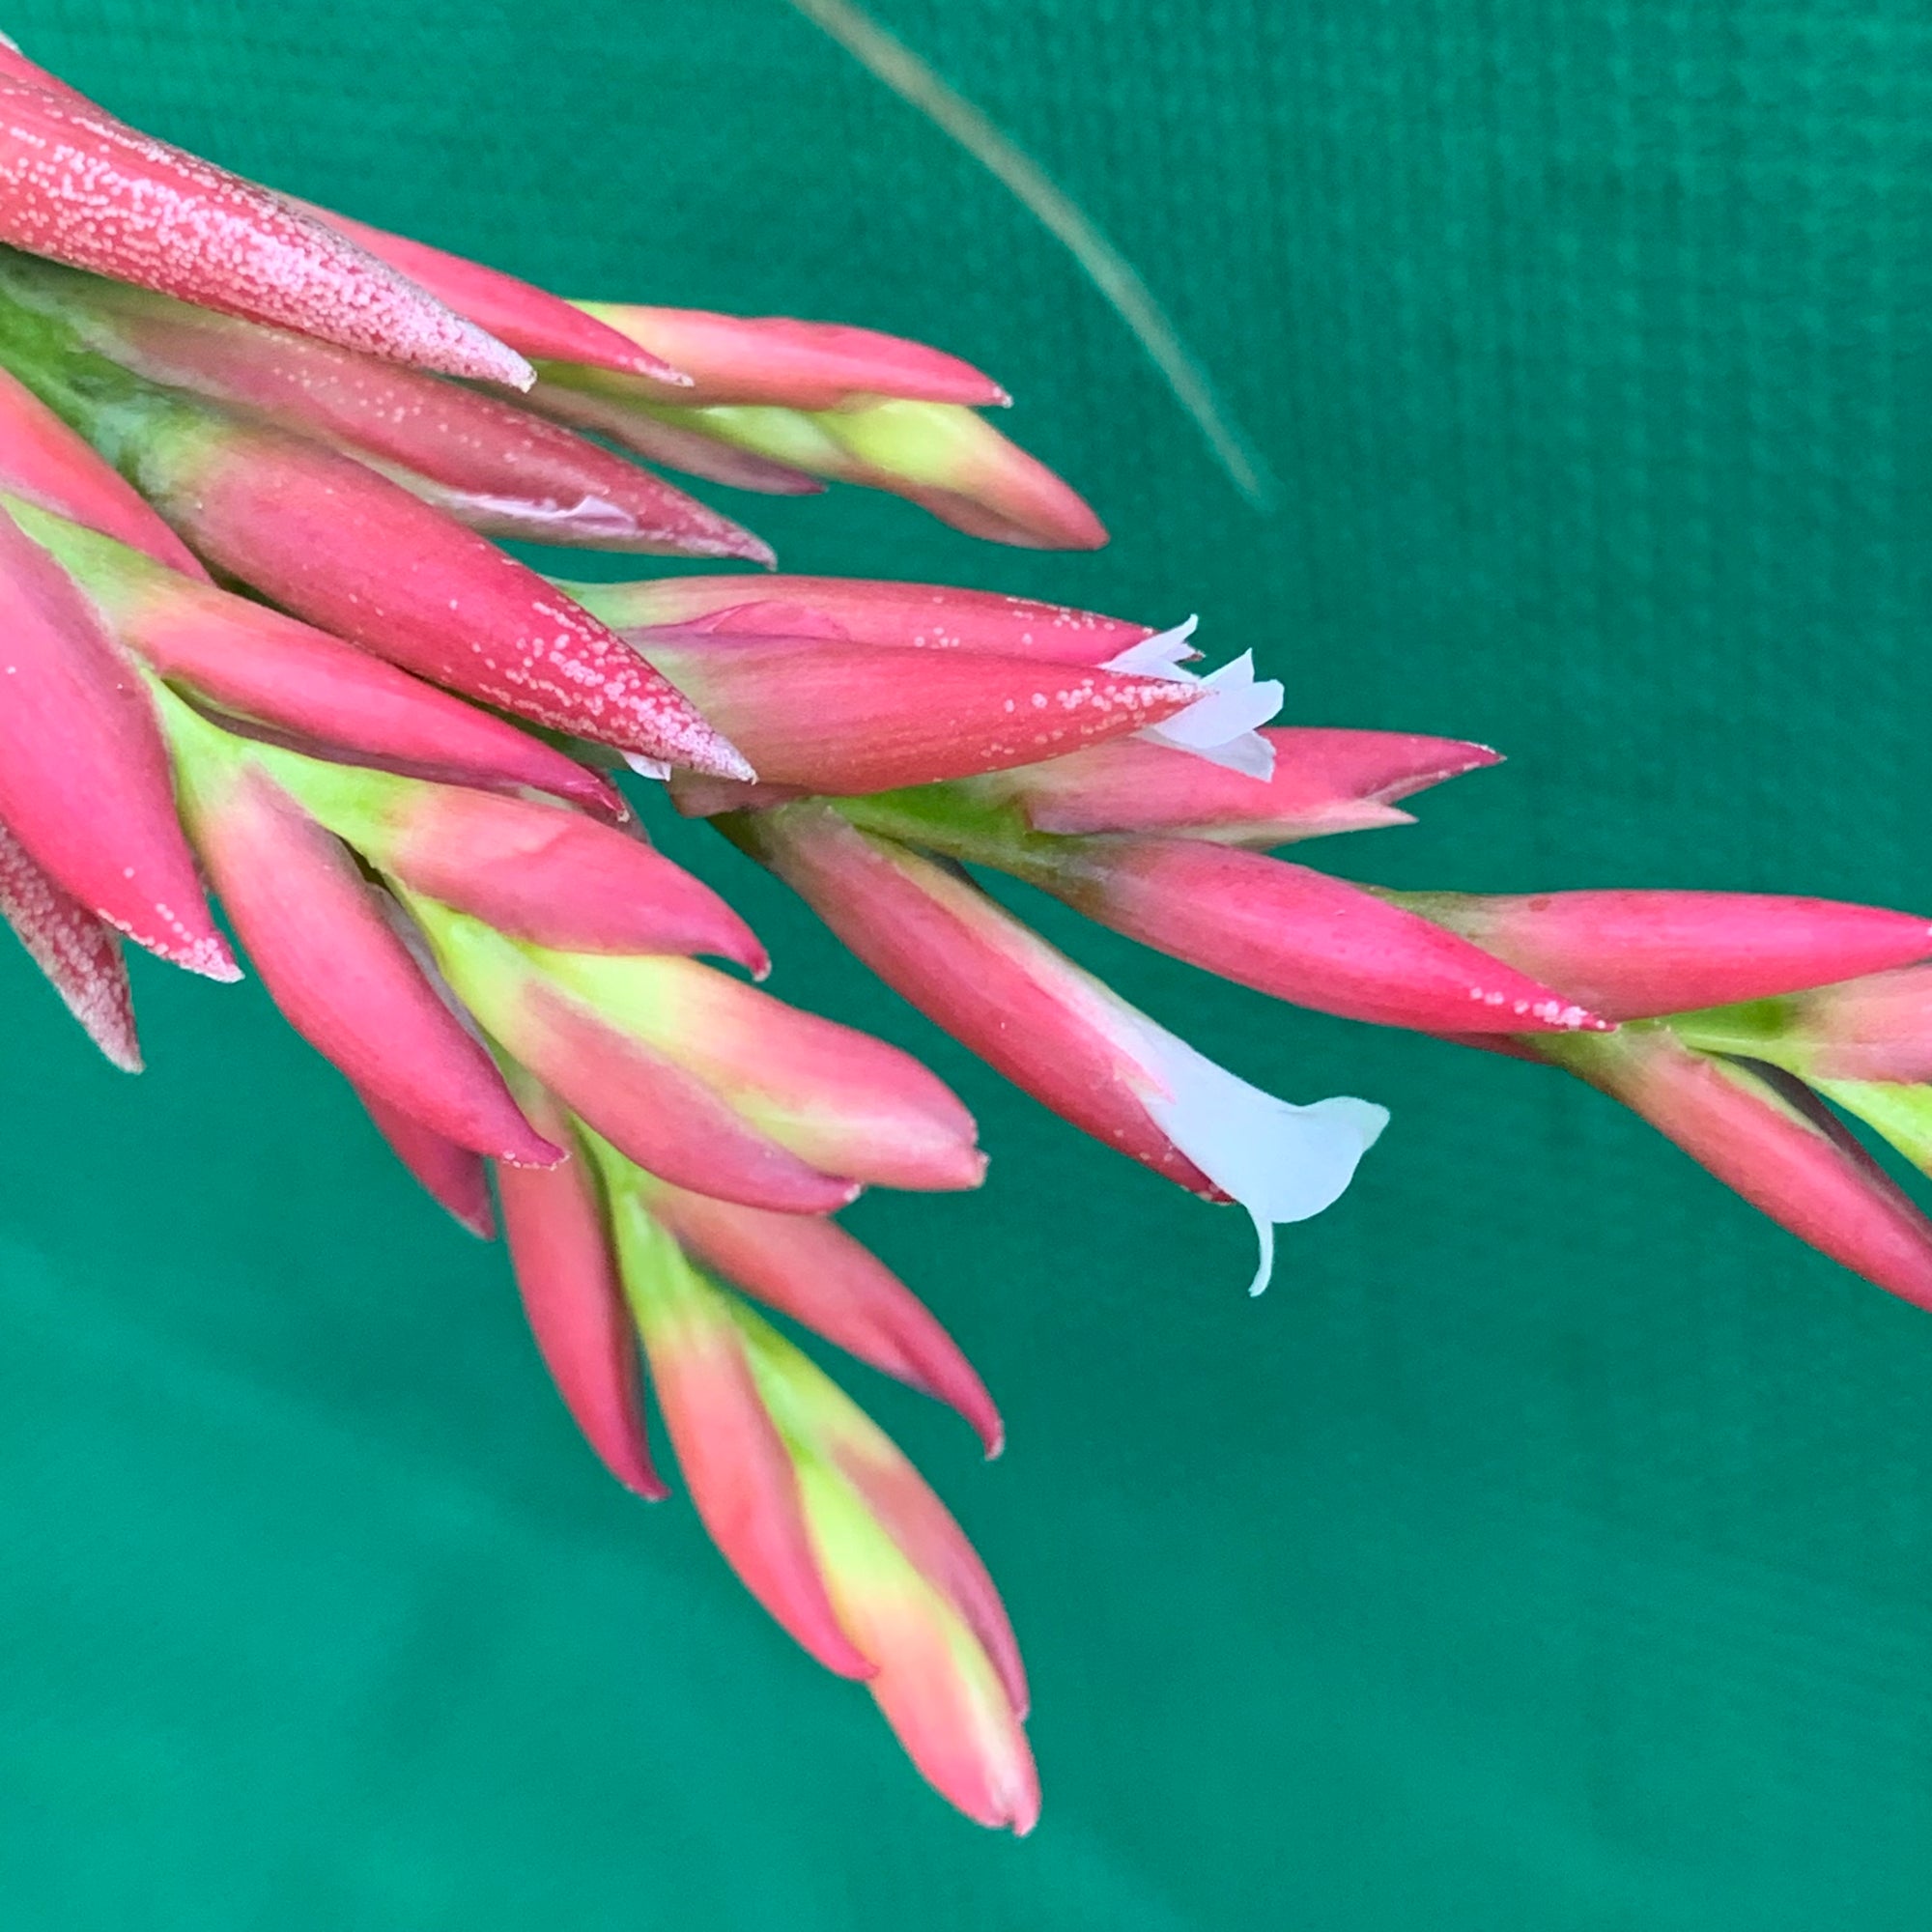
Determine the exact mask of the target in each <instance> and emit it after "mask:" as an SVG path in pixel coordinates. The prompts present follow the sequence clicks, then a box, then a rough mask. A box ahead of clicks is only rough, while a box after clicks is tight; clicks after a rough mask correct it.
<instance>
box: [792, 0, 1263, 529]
mask: <svg viewBox="0 0 1932 1932" xmlns="http://www.w3.org/2000/svg"><path fill="white" fill-rule="evenodd" d="M790 4H791V5H792V6H794V7H796V8H797V9H798V11H799V12H800V13H801V14H804V15H805V16H806V18H807V19H809V20H810V21H811V22H813V24H814V25H816V26H818V27H820V28H822V29H823V30H824V31H825V32H826V33H827V34H829V35H830V36H831V37H832V39H833V40H835V41H837V42H838V44H839V45H840V46H842V47H843V48H844V49H845V51H846V52H847V53H849V54H850V55H851V56H852V57H853V59H854V60H856V61H858V62H859V64H860V65H861V66H862V67H864V68H865V69H867V71H868V72H870V73H871V74H873V75H874V76H875V77H876V78H877V79H879V80H881V81H883V82H884V83H885V84H886V86H888V87H890V88H891V89H892V90H893V92H894V93H895V94H896V95H897V96H898V97H899V99H901V100H904V101H905V102H907V104H908V105H910V106H912V107H915V108H917V109H918V110H919V112H920V113H922V114H923V115H924V116H925V118H926V119H927V120H928V121H930V122H932V123H933V124H934V125H935V126H936V127H938V128H940V129H941V130H942V131H943V132H944V133H946V134H948V135H950V136H951V137H952V139H953V140H954V141H956V142H957V143H958V144H959V145H960V147H962V148H964V149H965V150H966V152H967V153H968V154H969V155H971V156H973V158H974V159H975V160H977V161H978V162H979V163H980V166H982V167H983V168H985V169H986V171H987V172H988V173H989V174H991V175H993V176H995V177H996V178H997V179H998V180H999V181H1001V182H1003V183H1005V185H1007V186H1008V187H1009V189H1010V190H1011V191H1012V193H1013V194H1014V195H1015V196H1016V197H1017V198H1018V199H1019V200H1020V201H1021V202H1022V203H1024V204H1025V206H1026V207H1027V208H1028V209H1029V210H1031V211H1032V213H1034V214H1035V215H1036V216H1037V218H1038V220H1039V221H1040V223H1041V224H1042V226H1044V227H1045V228H1046V229H1047V231H1048V232H1049V233H1050V234H1051V235H1053V236H1054V237H1055V239H1056V240H1058V241H1060V242H1061V243H1062V245H1063V246H1064V247H1065V249H1066V250H1067V252H1068V253H1069V254H1070V255H1071V256H1072V257H1073V259H1074V260H1075V261H1076V262H1078V263H1079V264H1080V266H1081V268H1082V269H1084V270H1086V271H1087V274H1088V277H1089V279H1090V280H1092V282H1093V283H1094V287H1095V288H1097V289H1098V290H1099V291H1100V293H1101V294H1102V295H1103V296H1105V297H1106V298H1107V299H1108V301H1110V302H1111V303H1112V304H1113V305H1114V308H1115V309H1116V311H1117V312H1118V313H1119V315H1120V317H1121V319H1122V321H1123V322H1124V323H1125V324H1126V325H1127V327H1129V328H1130V329H1132V330H1133V332H1134V334H1135V335H1136V336H1137V337H1138V338H1139V340H1140V343H1141V346H1142V347H1143V348H1144V349H1145V350H1146V351H1147V353H1148V355H1150V356H1151V358H1152V359H1153V363H1154V366H1155V367H1156V368H1157V369H1159V371H1160V373H1161V374H1162V375H1163V376H1164V377H1165V378H1166V379H1167V384H1168V386H1169V387H1170V388H1171V389H1172V390H1173V391H1174V393H1175V395H1176V397H1177V398H1178V399H1179V403H1180V406H1181V408H1182V409H1184V410H1185V411H1186V412H1187V413H1188V414H1189V415H1191V416H1192V417H1193V418H1194V420H1195V422H1196V423H1197V424H1198V425H1199V426H1200V430H1201V433H1202V435H1203V436H1204V437H1206V438H1207V440H1208V447H1209V448H1210V449H1211V450H1212V451H1213V452H1214V455H1215V457H1216V458H1217V459H1218V460H1219V462H1220V464H1221V466H1222V468H1223V469H1226V470H1227V472H1228V474H1229V476H1230V477H1231V478H1232V479H1233V480H1234V484H1235V487H1236V489H1237V490H1239V491H1240V493H1241V495H1242V496H1243V497H1246V498H1247V500H1248V501H1249V502H1250V503H1251V504H1253V505H1254V507H1255V508H1256V509H1266V508H1267V507H1268V506H1269V504H1270V502H1271V500H1272V498H1273V494H1274V492H1273V487H1272V484H1271V483H1270V481H1269V480H1268V478H1267V477H1266V475H1265V474H1264V470H1263V469H1262V466H1261V462H1260V459H1259V458H1258V457H1257V456H1256V455H1255V453H1254V452H1253V450H1252V449H1251V447H1250V445H1249V443H1248V440H1247V438H1246V437H1245V436H1243V435H1242V433H1241V431H1240V430H1239V428H1238V427H1237V426H1236V423H1235V422H1234V420H1233V419H1232V417H1230V416H1229V415H1228V413H1227V412H1226V411H1225V410H1224V409H1223V408H1222V406H1221V403H1220V401H1219V399H1218V398H1217V397H1216V395H1215V393H1214V385H1213V384H1212V383H1211V382H1210V381H1209V380H1208V372H1207V370H1206V369H1204V368H1203V367H1202V365H1201V363H1200V362H1199V361H1198V360H1197V359H1196V357H1195V356H1194V355H1193V353H1192V351H1190V350H1189V349H1188V347H1187V345H1186V344H1185V343H1184V342H1182V341H1181V339H1180V336H1179V331H1178V330H1177V329H1176V328H1175V326H1174V324H1173V323H1172V322H1171V321H1169V319H1168V317H1167V314H1166V312H1165V311H1164V310H1163V309H1162V307H1161V305H1160V303H1159V302H1158V301H1157V300H1156V299H1155V298H1154V295H1153V292H1152V291H1151V289H1150V288H1149V287H1148V285H1147V283H1146V282H1145V281H1143V280H1142V279H1141V275H1140V272H1139V270H1136V269H1135V267H1134V266H1133V264H1132V263H1131V262H1129V261H1128V260H1127V258H1126V257H1125V256H1124V255H1122V253H1121V251H1120V250H1119V249H1118V248H1116V247H1115V246H1114V244H1113V243H1112V242H1111V241H1108V240H1107V238H1106V237H1105V236H1104V235H1102V234H1101V233H1100V231H1099V229H1098V228H1096V227H1095V226H1094V222H1093V220H1092V219H1091V218H1090V217H1089V216H1088V215H1087V214H1085V213H1083V212H1082V211H1081V209H1080V208H1079V207H1078V205H1077V204H1076V203H1075V202H1073V201H1072V200H1071V199H1070V198H1069V197H1068V196H1067V195H1066V193H1065V191H1064V190H1063V189H1061V188H1060V187H1058V186H1056V185H1055V184H1054V183H1053V182H1052V181H1051V180H1050V179H1049V178H1048V176H1047V175H1046V173H1045V171H1044V170H1043V169H1042V168H1041V167H1040V166H1039V164H1038V162H1037V161H1035V160H1034V159H1033V158H1032V157H1031V156H1028V155H1026V154H1025V153H1023V152H1022V151H1021V150H1020V149H1019V148H1018V147H1016V146H1015V145H1014V144H1013V142H1012V141H1011V140H1010V139H1009V137H1008V136H1007V135H1006V134H1004V133H1002V132H1001V131H1000V129H999V128H997V127H995V126H994V125H993V123H992V122H991V121H990V120H988V119H987V117H986V116H985V114H983V113H982V112H981V111H980V109H979V108H978V107H976V106H974V104H973V103H972V102H971V101H970V100H968V99H966V98H965V97H964V96H963V95H961V94H959V93H957V92H956V91H955V90H954V89H953V88H952V87H950V86H948V84H947V83H946V82H945V81H943V80H942V79H940V77H939V75H938V74H936V73H935V72H934V71H932V69H931V68H930V67H928V66H927V65H926V63H925V62H924V61H923V60H922V59H921V58H920V57H919V55H917V54H916V53H914V52H913V51H912V49H911V48H910V47H908V46H906V45H905V43H903V42H901V41H899V40H897V39H895V37H894V36H893V35H892V34H890V33H888V32H887V31H886V30H885V28H883V27H881V26H880V25H879V24H878V23H877V22H876V21H875V20H873V19H872V18H871V16H870V15H869V14H867V13H866V12H865V11H864V10H863V9H861V8H859V7H857V6H855V5H854V4H853V0H790Z"/></svg>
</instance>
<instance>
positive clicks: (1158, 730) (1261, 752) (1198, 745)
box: [1100, 617, 1284, 779]
mask: <svg viewBox="0 0 1932 1932" xmlns="http://www.w3.org/2000/svg"><path fill="white" fill-rule="evenodd" d="M1199 622H1200V619H1199V618H1197V617H1190V618H1188V620H1187V621H1186V622H1185V623H1184V624H1177V625H1176V626H1175V627H1174V628H1173V630H1171V631H1162V632H1159V633H1158V634H1157V635H1155V636H1154V637H1151V638H1143V639H1141V640H1140V642H1139V643H1137V644H1129V645H1128V646H1127V648H1126V649H1125V650H1123V651H1122V652H1120V653H1119V654H1118V655H1117V656H1115V657H1111V658H1109V659H1108V660H1107V662H1106V663H1105V664H1104V665H1102V666H1101V667H1100V668H1101V669H1102V670H1111V671H1124V672H1127V673H1130V674H1137V675H1140V676H1143V677H1146V676H1153V677H1169V678H1173V679H1175V680H1176V681H1177V682H1178V683H1183V684H1191V685H1195V686H1197V687H1198V688H1199V690H1200V693H1201V696H1199V697H1198V698H1196V699H1195V701H1194V702H1193V703H1192V704H1190V705H1189V706H1188V707H1187V709H1186V710H1185V711H1182V712H1179V713H1178V714H1177V715H1176V716H1174V717H1172V718H1170V719H1168V720H1167V721H1166V723H1165V724H1161V725H1149V726H1147V728H1146V729H1145V730H1142V731H1137V732H1136V733H1135V734H1134V735H1135V736H1136V737H1138V738H1146V739H1147V740H1149V742H1150V743H1151V744H1155V745H1166V746H1169V747H1171V748H1172V749H1173V750H1175V751H1178V752H1192V753H1194V755H1195V756H1196V757H1198V758H1206V759H1207V760H1208V763H1209V764H1214V765H1223V766H1225V767H1226V768H1227V769H1228V770H1229V771H1234V772H1240V773H1243V774H1244V775H1245V776H1247V777H1248V778H1251V779H1269V778H1272V777H1273V776H1274V747H1273V746H1272V745H1270V744H1269V743H1268V741H1267V740H1266V739H1265V738H1264V737H1263V736H1262V735H1261V731H1260V727H1261V726H1262V725H1265V724H1267V723H1268V721H1269V720H1270V719H1272V718H1273V717H1274V716H1275V715H1276V713H1277V712H1279V711H1280V709H1281V704H1282V697H1283V696H1284V694H1283V691H1282V687H1281V682H1280V680H1279V679H1278V678H1272V677H1268V678H1257V677H1256V676H1255V654H1254V652H1253V651H1243V652H1242V653H1241V655H1240V656H1239V657H1237V658H1236V659H1235V660H1234V662H1233V663H1232V664H1225V665H1223V666H1222V667H1221V668H1220V669H1219V670H1213V671H1209V672H1208V674H1207V675H1206V676H1205V677H1204V676H1201V675H1200V674H1199V673H1198V672H1195V671H1191V670H1189V669H1188V668H1186V667H1185V666H1184V665H1183V664H1182V663H1181V662H1180V660H1181V659H1182V657H1184V656H1185V655H1186V654H1187V652H1188V648H1189V647H1188V641H1187V640H1188V639H1190V638H1191V637H1192V636H1193V635H1194V627H1195V625H1196V624H1197V623H1199Z"/></svg>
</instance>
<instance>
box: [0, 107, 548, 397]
mask: <svg viewBox="0 0 1932 1932" xmlns="http://www.w3.org/2000/svg"><path fill="white" fill-rule="evenodd" d="M0 241H4V242H7V243H9V244H11V245H12V246H14V247H16V248H24V249H26V250H27V251H28V252H29V253H30V254H35V255H46V256H50V257H52V258H53V259H54V260H55V261H59V262H67V263H70V264H71V265H72V266H73V267H75V268H79V269H88V270H93V271H94V272H95V273H96V274H100V275H112V276H114V277H115V278H117V279H118V280H120V281H124V282H133V283H136V284H137V285H139V286H140V287H142V288H149V289H157V290H159V291H160V292H161V293H163V294H165V295H171V296H179V297H180V298H182V299H184V300H185V301H192V302H198V303H200V304H201V305H202V306H203V307H204V308H213V309H220V310H222V311H224V312H226V313H227V314H230V315H241V316H247V317H250V318H252V319H253V320H255V321H257V322H271V323H277V324H279V325H280V326H282V327H286V328H293V329H298V330H299V331H300V332H302V333H303V334H307V335H315V336H320V337H321V338H322V339H323V340H325V341H327V342H337V343H340V344H342V345H343V347H345V348H348V349H355V350H360V351H362V352H364V353H366V354H368V355H381V356H384V357H387V358H389V359H391V360H394V361H399V362H411V363H414V364H416V365H417V366H418V367H420V368H424V369H440V370H441V371H443V372H444V373H445V374H447V375H452V376H471V377H476V378H478V379H480V380H483V381H486V382H496V383H508V384H512V385H514V386H515V387H518V388H525V387H527V386H528V384H529V383H530V381H531V370H530V367H529V364H528V363H526V361H525V360H524V359H523V357H522V356H521V355H517V354H516V353H515V352H514V351H513V350H510V349H508V348H506V347H505V346H504V345H503V344H502V343H500V342H498V341H497V340H496V338H495V337H493V336H491V335H489V334H488V333H486V332H485V331H484V330H483V329H481V328H478V327H476V326H475V324H474V323H471V322H468V321H466V320H465V319H464V318H463V317H462V316H460V315H458V314H456V312H455V311H454V310H452V309H449V308H447V307H445V306H444V305H443V304H442V303H441V302H440V301H438V300H437V299H436V298H435V297H433V296H431V295H430V294H429V293H428V292H427V291H425V290H423V289H421V288H418V287H417V286H416V285H415V284H413V283H412V282H410V281H407V280H406V279H405V278H404V277H403V276H401V275H399V274H397V273H396V272H395V270H392V269H390V268H389V267H387V266H386V265H385V264H384V263H382V262H379V261H378V260H377V259H376V258H375V257H374V256H373V255H371V254H370V253H368V251H367V250H366V249H363V248H359V247H357V246H356V245H355V243H353V242H351V241H345V240H344V239H343V238H342V237H341V236H339V235H336V234H333V233H331V232H330V231H329V230H328V229H327V228H325V227H324V226H323V225H322V224H321V223H320V222H318V221H314V220H312V219H310V218H309V217H308V216H307V215H305V214H303V213H300V212H299V211H298V210H297V209H296V208H294V207H292V206H291V205H290V204H289V203H288V202H286V201H284V200H283V199H282V198H281V197H280V196H279V195H275V194H270V192H269V190H268V189H266V188H261V187H257V186H255V185H253V184H252V183H250V182H245V181H243V180H241V177H240V176H238V175H232V174H230V173H229V172H228V171H227V170H226V169H225V168H217V167H215V166H213V165H212V164H211V163H210V162H208V161H204V160H201V159H198V158H197V157H196V156H193V155H188V154H184V153H183V152H182V150H181V149H179V148H172V147H169V146H168V145H167V143H165V142H163V141H156V140H154V139H152V138H151V137H150V136H148V135H146V134H140V133H136V132H135V130H134V129H133V128H128V127H127V126H126V125H125V124H124V123H122V122H119V121H116V120H115V119H114V118H113V117H112V116H111V115H108V114H106V113H103V112H102V111H101V110H100V109H99V107H96V106H95V105H93V103H92V102H90V101H87V100H84V99H81V97H80V96H78V95H77V94H74V93H73V92H72V91H71V89H66V88H62V89H59V90H58V91H56V90H54V89H50V88H48V87H46V86H43V85H40V84H36V83H35V82H34V81H32V80H29V79H24V78H21V77H18V74H17V71H15V73H14V74H13V75H9V76H7V77H0Z"/></svg>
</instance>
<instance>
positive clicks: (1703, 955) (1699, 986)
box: [1388, 891, 1932, 1020]
mask: <svg viewBox="0 0 1932 1932" xmlns="http://www.w3.org/2000/svg"><path fill="white" fill-rule="evenodd" d="M1388 896H1389V897H1391V898H1392V899H1393V900H1394V901H1395V902H1396V903H1398V904H1400V905H1405V906H1407V907H1409V908H1410V909H1412V910H1413V911H1415V912H1417V913H1420V914H1422V915H1423V916H1425V917H1427V918H1429V919H1433V920H1435V921H1437V922H1438V923H1441V924H1442V925H1444V926H1446V927H1447V928H1448V929H1449V930H1451V931H1454V932H1458V933H1461V934H1462V935H1463V937H1464V938H1466V939H1469V940H1471V941H1473V942H1474V943H1475V944H1476V945H1478V946H1480V947H1483V948H1484V949H1485V950H1486V951H1489V952H1494V953H1495V954H1496V955H1497V956H1498V957H1499V958H1503V959H1507V960H1509V961H1510V963H1511V964H1512V965H1514V966H1517V967H1519V968H1520V970H1521V971H1523V972H1525V973H1530V974H1534V975H1535V976H1537V977H1538V978H1539V979H1547V980H1550V981H1551V982H1552V983H1554V984H1556V985H1559V986H1562V987H1564V988H1566V989H1567V990H1568V991H1569V992H1570V993H1571V994H1572V995H1573V996H1574V997H1575V998H1576V999H1577V1000H1579V1001H1581V1002H1583V1003H1584V1004H1585V1005H1587V1006H1589V1007H1590V1008H1591V1009H1594V1010H1596V1011H1599V1012H1603V1013H1605V1014H1606V1015H1607V1016H1609V1017H1610V1018H1612V1019H1620V1020H1622V1019H1644V1018H1650V1017H1653V1016H1656V1015H1660V1014H1663V1013H1674V1012H1683V1011H1687V1010H1689V1009H1693V1008H1698V1007H1718V1006H1727V1005H1730V1004H1731V1003H1733V1002H1735V1001H1740V1000H1759V999H1768V998H1770V997H1772V996H1773V995H1775V994H1778V993H1789V992H1796V991H1798V990H1800V989H1802V988H1804V987H1809V986H1821V985H1825V984H1828V983H1829V982H1831V981H1833V980H1850V979H1854V978H1857V977H1858V976H1859V975H1861V974H1865V973H1877V972H1881V971H1883V970H1885V969H1886V968H1888V967H1893V966H1906V965H1910V964H1911V963H1912V962H1913V961H1915V960H1918V959H1924V958H1926V957H1928V956H1932V923H1927V922H1926V921H1925V920H1924V919H1922V918H1919V917H1918V916H1917V915H1915V914H1911V913H1902V912H1888V911H1885V910H1883V909H1882V908H1880V907H1877V906H1865V905H1848V904H1845V903H1842V902H1840V901H1837V900H1833V899H1807V898H1784V897H1774V896H1770V895H1763V894H1756V893H1689V892H1627V891H1605V892H1572V893H1538V894H1525V895H1516V896H1495V897H1488V896H1479V895H1473V894H1462V893H1397V894H1391V895H1388Z"/></svg>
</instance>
